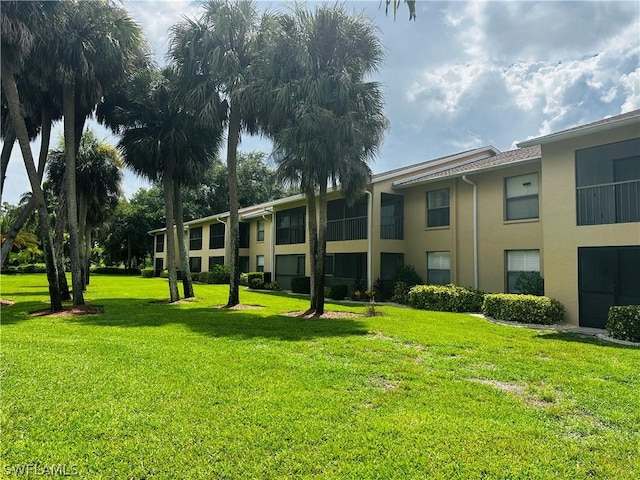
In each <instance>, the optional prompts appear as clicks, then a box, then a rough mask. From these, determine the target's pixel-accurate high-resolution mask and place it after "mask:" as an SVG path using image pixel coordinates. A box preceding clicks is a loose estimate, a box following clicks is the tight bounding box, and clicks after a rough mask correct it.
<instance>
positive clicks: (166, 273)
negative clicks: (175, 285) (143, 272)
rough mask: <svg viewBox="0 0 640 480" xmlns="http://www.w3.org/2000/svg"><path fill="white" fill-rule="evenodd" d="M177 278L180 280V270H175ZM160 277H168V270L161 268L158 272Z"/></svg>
mask: <svg viewBox="0 0 640 480" xmlns="http://www.w3.org/2000/svg"><path fill="white" fill-rule="evenodd" d="M176 274H177V277H178V278H177V279H178V280H182V270H176ZM160 278H169V270H163V271H162V272H160Z"/></svg>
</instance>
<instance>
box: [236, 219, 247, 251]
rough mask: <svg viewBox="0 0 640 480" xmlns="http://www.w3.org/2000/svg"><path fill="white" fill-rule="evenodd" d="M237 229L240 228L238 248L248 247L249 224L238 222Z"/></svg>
mask: <svg viewBox="0 0 640 480" xmlns="http://www.w3.org/2000/svg"><path fill="white" fill-rule="evenodd" d="M238 229H239V230H240V248H249V224H248V223H246V222H240V223H239V224H238Z"/></svg>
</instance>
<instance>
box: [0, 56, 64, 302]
mask: <svg viewBox="0 0 640 480" xmlns="http://www.w3.org/2000/svg"><path fill="white" fill-rule="evenodd" d="M0 61H1V62H2V65H1V68H0V76H1V78H2V86H3V88H4V91H5V97H6V99H7V104H8V107H9V114H10V115H11V119H12V124H13V128H14V130H15V132H16V137H17V139H18V143H19V144H20V150H21V151H22V158H23V159H24V165H25V168H26V170H27V175H28V176H29V182H30V183H31V190H32V192H33V196H34V199H35V204H36V205H37V207H38V217H39V220H40V222H39V224H40V225H39V227H40V236H41V239H42V251H43V253H44V258H45V263H46V264H47V280H48V283H49V298H50V300H51V311H53V312H58V311H60V310H62V298H61V297H60V291H59V289H58V283H57V278H56V277H57V274H56V267H55V264H54V263H53V255H52V253H53V245H52V243H51V232H50V231H49V212H47V204H46V202H45V199H44V193H43V192H42V187H41V186H40V181H39V178H38V172H37V170H36V166H35V164H34V162H33V155H32V154H31V148H30V146H29V135H28V134H27V126H26V125H25V122H24V117H23V116H22V112H21V111H20V97H19V95H18V87H17V85H16V81H15V78H14V77H13V72H12V70H11V68H10V66H9V63H8V61H7V60H6V56H4V55H3V56H1V57H0Z"/></svg>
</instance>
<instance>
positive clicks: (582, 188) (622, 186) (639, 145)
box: [576, 138, 640, 225]
mask: <svg viewBox="0 0 640 480" xmlns="http://www.w3.org/2000/svg"><path fill="white" fill-rule="evenodd" d="M576 190H577V191H576V196H577V200H576V204H577V217H578V218H577V222H578V225H603V224H609V223H628V222H640V138H635V139H633V140H627V141H624V142H617V143H610V144H607V145H599V146H597V147H592V148H585V149H583V150H578V151H576Z"/></svg>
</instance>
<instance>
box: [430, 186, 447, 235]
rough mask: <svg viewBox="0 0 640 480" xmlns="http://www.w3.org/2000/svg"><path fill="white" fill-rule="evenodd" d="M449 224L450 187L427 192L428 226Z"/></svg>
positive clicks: (445, 225)
mask: <svg viewBox="0 0 640 480" xmlns="http://www.w3.org/2000/svg"><path fill="white" fill-rule="evenodd" d="M448 226H449V189H448V188H443V189H442V190H434V191H433V192H427V227H448Z"/></svg>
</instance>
